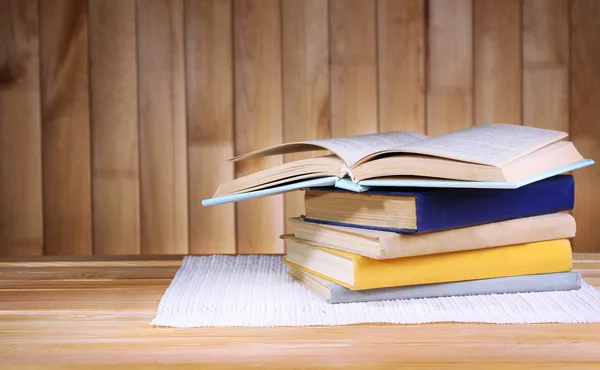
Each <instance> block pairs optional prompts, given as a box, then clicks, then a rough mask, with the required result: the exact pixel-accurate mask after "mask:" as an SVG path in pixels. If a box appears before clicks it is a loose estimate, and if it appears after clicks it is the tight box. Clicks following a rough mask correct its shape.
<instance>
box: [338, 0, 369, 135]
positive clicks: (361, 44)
mask: <svg viewBox="0 0 600 370" xmlns="http://www.w3.org/2000/svg"><path fill="white" fill-rule="evenodd" d="M329 18H330V20H329V22H330V52H331V70H330V73H331V126H332V132H331V133H332V136H334V137H340V136H350V135H360V134H368V133H375V132H377V130H378V117H377V116H378V113H377V100H378V99H377V48H376V45H377V37H376V24H375V23H376V3H375V0H331V2H330V17H329Z"/></svg>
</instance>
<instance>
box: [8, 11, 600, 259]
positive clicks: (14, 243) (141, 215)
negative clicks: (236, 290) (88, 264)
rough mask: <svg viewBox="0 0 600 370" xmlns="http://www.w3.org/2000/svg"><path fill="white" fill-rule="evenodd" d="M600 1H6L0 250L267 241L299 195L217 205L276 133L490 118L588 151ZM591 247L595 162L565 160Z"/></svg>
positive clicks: (598, 128)
mask: <svg viewBox="0 0 600 370" xmlns="http://www.w3.org/2000/svg"><path fill="white" fill-rule="evenodd" d="M599 102H600V2H599V1H597V0H502V1H498V0H329V1H328V0H137V1H136V0H37V1H36V0H0V256H9V255H21V256H36V255H44V254H45V255H85V254H102V255H106V254H173V253H175V254H182V253H193V254H206V253H227V254H233V253H244V254H246V253H281V252H283V244H282V242H281V240H280V239H279V235H280V234H282V233H284V232H285V230H286V221H285V220H286V218H287V217H291V216H295V215H298V214H299V213H301V212H302V201H301V193H293V194H286V195H279V196H274V197H270V198H263V199H258V200H252V201H247V202H242V203H239V204H227V205H221V206H215V207H203V206H202V205H201V200H202V199H205V198H208V197H210V196H211V195H212V193H213V191H214V190H215V189H216V187H217V185H218V184H219V182H220V181H224V180H228V179H231V178H233V177H234V176H236V175H242V174H245V173H249V172H252V171H255V170H258V169H261V168H264V167H266V166H269V165H273V164H277V163H282V162H283V161H290V160H295V159H298V158H302V157H305V156H308V155H313V154H311V153H304V154H294V155H286V156H280V157H272V158H268V159H264V160H262V161H252V162H248V163H238V164H236V165H233V164H232V163H227V162H225V160H226V159H228V158H230V157H232V156H234V155H236V154H241V153H243V152H247V151H250V150H254V149H258V148H260V147H263V146H266V145H271V144H277V143H281V142H284V141H295V140H305V139H316V138H327V137H331V136H341V135H354V134H363V133H372V132H378V131H380V132H383V131H394V130H413V131H419V132H423V133H427V134H429V135H437V134H442V133H445V132H448V131H451V130H456V129H460V128H464V127H469V126H471V125H476V124H481V123H486V122H506V123H512V124H520V125H531V126H537V127H547V128H553V129H559V130H564V131H567V132H569V133H570V135H571V139H572V140H573V141H574V142H575V144H576V146H577V147H578V148H579V149H580V151H581V152H582V153H583V154H584V156H585V157H587V158H592V159H595V160H596V161H597V162H599V163H600V103H599ZM575 178H576V181H577V185H576V186H577V189H576V208H575V210H574V212H573V214H574V215H575V217H576V219H577V223H578V235H577V237H576V238H575V240H574V250H575V251H577V252H600V227H599V226H600V187H599V185H598V184H599V183H600V167H599V165H598V164H597V165H595V166H593V167H590V168H587V169H584V170H580V171H576V172H575Z"/></svg>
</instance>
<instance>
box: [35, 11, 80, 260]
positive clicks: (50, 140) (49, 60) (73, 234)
mask: <svg viewBox="0 0 600 370" xmlns="http://www.w3.org/2000/svg"><path fill="white" fill-rule="evenodd" d="M39 6H40V11H39V14H40V30H39V31H40V59H41V67H42V70H41V92H42V100H41V101H42V147H43V149H42V155H43V157H42V158H43V174H44V198H43V200H44V253H45V254H49V255H53V254H91V253H92V206H91V205H92V188H91V153H90V152H91V148H90V103H89V68H88V63H89V60H88V52H89V50H88V6H87V2H84V1H77V0H56V1H52V2H50V1H40V2H39Z"/></svg>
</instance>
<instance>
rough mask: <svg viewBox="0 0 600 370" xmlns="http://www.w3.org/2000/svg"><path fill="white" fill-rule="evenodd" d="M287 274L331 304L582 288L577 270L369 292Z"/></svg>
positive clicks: (290, 270)
mask: <svg viewBox="0 0 600 370" xmlns="http://www.w3.org/2000/svg"><path fill="white" fill-rule="evenodd" d="M288 274H289V275H290V276H292V277H293V278H294V279H296V281H298V282H299V283H301V284H302V285H304V286H305V287H306V288H308V289H310V290H311V291H313V292H315V293H316V294H318V295H319V296H321V297H322V298H323V299H324V300H325V301H326V302H328V303H332V304H336V303H353V302H373V301H387V300H396V299H415V298H438V297H451V296H469V295H481V294H503V293H529V292H547V291H559V290H577V289H579V288H580V287H581V273H579V272H576V271H569V272H558V273H550V274H537V275H522V276H510V277H501V278H492V279H481V280H468V281H457V282H450V283H437V284H425V285H411V286H401V287H395V288H381V289H369V290H350V289H347V288H345V287H343V286H341V285H338V284H335V283H332V282H330V281H328V280H325V279H323V278H321V277H319V276H316V275H313V274H310V273H308V272H305V271H302V270H300V269H298V268H296V267H294V266H289V265H288Z"/></svg>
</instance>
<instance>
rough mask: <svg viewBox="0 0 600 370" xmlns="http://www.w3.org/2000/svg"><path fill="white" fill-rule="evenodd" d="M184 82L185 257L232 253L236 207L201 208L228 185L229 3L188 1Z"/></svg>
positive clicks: (230, 172)
mask: <svg viewBox="0 0 600 370" xmlns="http://www.w3.org/2000/svg"><path fill="white" fill-rule="evenodd" d="M185 14H186V20H185V24H186V30H185V32H186V33H185V39H186V79H187V107H188V108H187V109H188V142H189V149H188V155H189V184H190V186H189V189H190V190H189V191H190V194H189V197H190V252H191V253H193V254H213V253H219V254H232V253H235V252H236V245H235V243H236V236H235V205H234V204H223V205H218V206H213V207H204V206H202V204H201V202H202V199H207V198H210V197H211V196H212V194H213V192H214V190H215V189H216V188H217V187H218V186H219V183H221V182H225V181H229V180H232V179H233V176H234V167H233V164H232V163H230V162H226V161H227V159H229V158H231V157H233V156H234V150H233V60H232V49H233V45H232V32H231V26H232V24H231V16H232V13H231V1H230V0H187V1H186V3H185Z"/></svg>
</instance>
